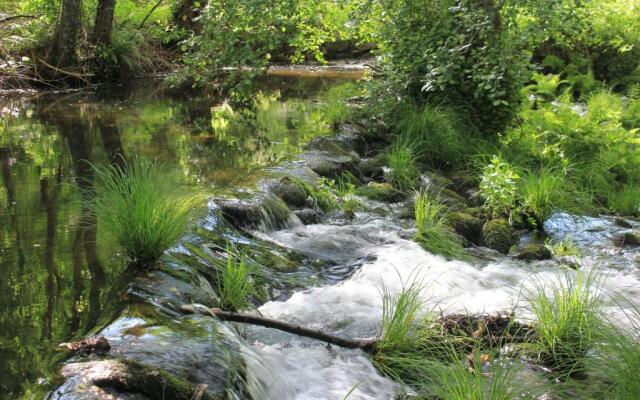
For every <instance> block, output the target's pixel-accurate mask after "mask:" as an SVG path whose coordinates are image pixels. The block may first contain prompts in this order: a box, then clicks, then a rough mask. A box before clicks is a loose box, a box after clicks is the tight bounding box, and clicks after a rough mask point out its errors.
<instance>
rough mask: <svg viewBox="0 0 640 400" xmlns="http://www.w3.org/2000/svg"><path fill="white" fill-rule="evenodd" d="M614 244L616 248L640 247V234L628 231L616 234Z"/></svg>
mask: <svg viewBox="0 0 640 400" xmlns="http://www.w3.org/2000/svg"><path fill="white" fill-rule="evenodd" d="M613 243H615V245H616V246H620V247H623V246H640V232H637V231H627V232H623V233H616V234H615V235H614V236H613Z"/></svg>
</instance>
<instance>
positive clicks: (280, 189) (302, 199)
mask: <svg viewBox="0 0 640 400" xmlns="http://www.w3.org/2000/svg"><path fill="white" fill-rule="evenodd" d="M268 189H269V191H270V192H271V193H273V194H274V195H275V196H277V197H279V198H280V199H281V200H282V201H284V202H285V204H286V205H288V206H289V207H292V208H300V207H304V206H306V204H307V193H306V192H305V191H304V190H303V189H302V188H301V187H300V186H299V185H297V184H296V183H295V182H294V181H293V180H292V179H291V178H289V177H286V176H285V177H283V178H281V179H279V180H277V181H272V182H270V183H269V184H268Z"/></svg>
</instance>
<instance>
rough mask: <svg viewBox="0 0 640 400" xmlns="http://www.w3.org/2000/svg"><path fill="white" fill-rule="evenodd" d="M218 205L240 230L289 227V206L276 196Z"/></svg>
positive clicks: (230, 201)
mask: <svg viewBox="0 0 640 400" xmlns="http://www.w3.org/2000/svg"><path fill="white" fill-rule="evenodd" d="M217 204H218V206H219V207H220V212H221V213H222V215H223V216H224V217H226V218H227V219H228V220H229V221H230V222H231V223H233V224H234V225H235V226H237V227H239V228H255V229H262V230H271V229H280V228H282V227H285V226H287V224H288V223H289V220H290V217H291V213H290V211H289V208H288V207H287V205H286V204H284V202H283V201H282V200H280V198H278V197H276V196H260V195H257V196H255V197H254V198H253V199H250V200H239V199H233V200H217Z"/></svg>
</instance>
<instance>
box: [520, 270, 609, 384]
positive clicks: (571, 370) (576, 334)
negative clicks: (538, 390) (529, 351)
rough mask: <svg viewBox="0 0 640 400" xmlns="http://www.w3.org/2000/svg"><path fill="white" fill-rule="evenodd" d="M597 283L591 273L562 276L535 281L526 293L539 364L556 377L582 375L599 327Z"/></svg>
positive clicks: (601, 311)
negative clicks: (545, 366) (532, 319)
mask: <svg viewBox="0 0 640 400" xmlns="http://www.w3.org/2000/svg"><path fill="white" fill-rule="evenodd" d="M601 288H602V285H601V281H600V279H599V278H598V276H597V275H595V274H594V273H589V274H585V273H581V272H578V273H576V274H575V275H572V274H570V273H565V274H562V275H559V276H558V277H557V279H556V280H554V281H552V282H536V283H535V284H534V286H533V288H532V289H530V290H528V292H527V293H526V298H527V300H528V302H529V304H530V305H531V310H532V311H533V314H534V315H535V318H536V321H535V322H534V328H535V331H536V336H537V337H536V343H537V345H538V346H539V353H540V358H541V361H542V362H543V363H545V364H546V365H548V366H549V367H551V368H553V370H554V372H555V373H557V374H558V375H559V376H564V377H567V376H570V375H574V374H582V373H583V372H584V371H585V361H586V357H587V354H588V353H589V352H590V351H592V350H593V349H594V348H595V346H596V333H597V332H598V330H599V329H600V328H601V326H602V318H601V316H602V313H603V299H602V294H601V293H602V292H601Z"/></svg>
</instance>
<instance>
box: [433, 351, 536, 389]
mask: <svg viewBox="0 0 640 400" xmlns="http://www.w3.org/2000/svg"><path fill="white" fill-rule="evenodd" d="M486 357H487V354H484V353H480V352H474V353H473V354H472V355H470V356H469V358H468V359H467V360H468V363H463V362H460V361H458V362H454V363H451V364H449V365H446V366H445V365H443V366H441V367H440V368H438V369H437V377H438V383H437V385H436V387H435V394H436V396H437V397H436V398H438V399H441V400H515V399H522V398H525V396H524V395H525V391H526V390H525V389H524V388H523V387H522V386H521V385H517V384H516V382H515V378H516V376H517V375H518V373H519V372H520V370H521V368H520V367H519V366H518V365H515V364H513V363H508V362H505V361H501V360H494V361H490V362H489V361H488V360H486ZM469 364H471V365H473V368H472V367H470V366H469ZM483 367H484V371H483Z"/></svg>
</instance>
